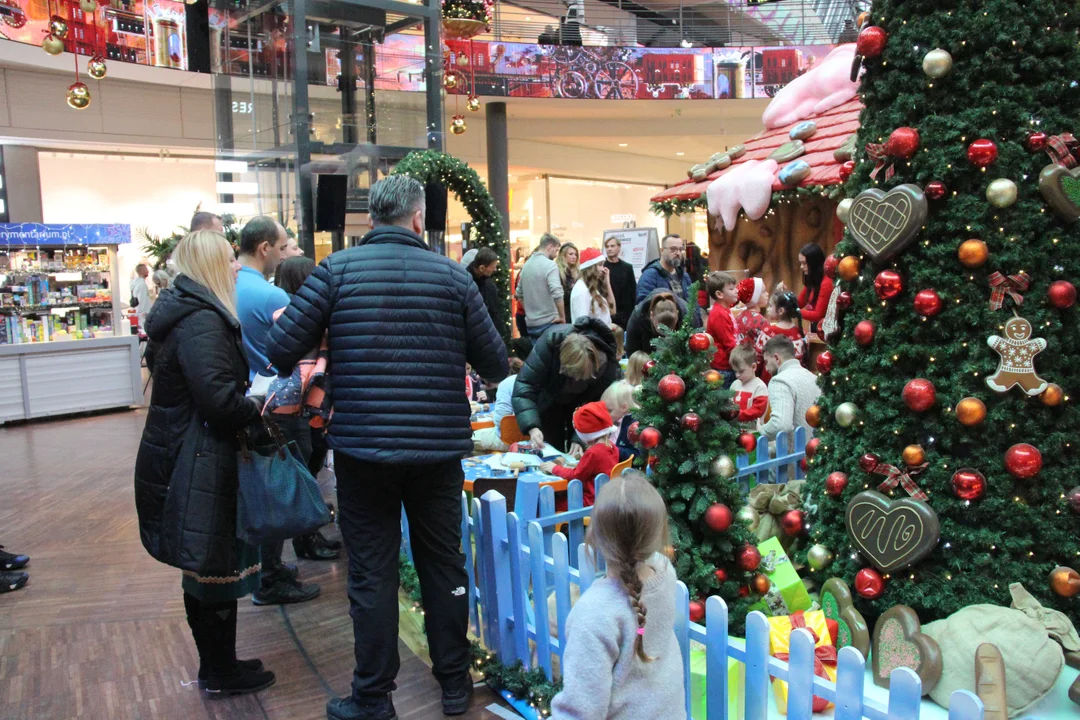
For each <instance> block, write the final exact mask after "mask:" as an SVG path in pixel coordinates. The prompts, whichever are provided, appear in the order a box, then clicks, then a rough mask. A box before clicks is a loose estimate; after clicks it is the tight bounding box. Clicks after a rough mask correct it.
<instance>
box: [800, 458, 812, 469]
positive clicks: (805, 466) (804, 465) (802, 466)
mask: <svg viewBox="0 0 1080 720" xmlns="http://www.w3.org/2000/svg"><path fill="white" fill-rule="evenodd" d="M799 469H800V470H802V471H803V472H806V471H807V470H809V469H810V463H808V462H806V458H803V459H802V460H800V461H799Z"/></svg>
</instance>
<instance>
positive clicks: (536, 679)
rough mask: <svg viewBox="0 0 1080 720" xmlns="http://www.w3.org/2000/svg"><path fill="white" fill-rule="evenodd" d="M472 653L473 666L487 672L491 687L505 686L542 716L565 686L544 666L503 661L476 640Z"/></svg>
mask: <svg viewBox="0 0 1080 720" xmlns="http://www.w3.org/2000/svg"><path fill="white" fill-rule="evenodd" d="M471 655H472V664H473V668H474V669H476V670H477V671H478V672H481V673H483V674H484V681H485V682H487V684H488V687H490V688H491V689H492V690H495V691H496V692H498V691H500V690H505V691H506V692H508V693H510V694H511V695H513V696H514V697H516V698H517V699H519V700H521V701H523V702H527V703H528V704H529V705H530V706H532V707H533V708H535V709H536V713H537V715H539V716H540V717H547V716H548V715H550V714H551V701H552V700H553V699H554V698H555V696H556V695H558V694H559V692H560V691H561V690H562V681H561V680H548V679H547V675H545V674H544V671H543V669H541V668H534V669H532V670H526V669H525V666H524V665H522V664H521V661H520V660H518V661H516V662H515V663H514V664H513V665H504V664H503V663H502V662H500V661H499V659H498V658H497V657H495V655H494V653H491V652H488V650H487V648H485V647H484V646H483V645H481V644H480V643H478V642H476V641H475V640H474V641H473V643H472V650H471Z"/></svg>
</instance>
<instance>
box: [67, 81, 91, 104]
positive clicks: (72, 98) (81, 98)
mask: <svg viewBox="0 0 1080 720" xmlns="http://www.w3.org/2000/svg"><path fill="white" fill-rule="evenodd" d="M67 104H68V105H69V106H71V107H73V108H75V109H76V110H85V109H86V108H88V107H90V88H88V87H86V85H85V84H83V83H81V82H77V83H72V84H71V85H70V86H69V87H68V90H67Z"/></svg>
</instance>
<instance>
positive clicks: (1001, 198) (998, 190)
mask: <svg viewBox="0 0 1080 720" xmlns="http://www.w3.org/2000/svg"><path fill="white" fill-rule="evenodd" d="M986 199H987V200H989V201H990V204H991V205H993V206H994V207H996V208H1007V207H1009V206H1010V205H1012V204H1013V203H1014V202H1016V183H1014V182H1013V181H1012V180H1008V179H1006V178H998V179H997V180H995V181H994V182H992V183H990V186H989V187H988V188H986Z"/></svg>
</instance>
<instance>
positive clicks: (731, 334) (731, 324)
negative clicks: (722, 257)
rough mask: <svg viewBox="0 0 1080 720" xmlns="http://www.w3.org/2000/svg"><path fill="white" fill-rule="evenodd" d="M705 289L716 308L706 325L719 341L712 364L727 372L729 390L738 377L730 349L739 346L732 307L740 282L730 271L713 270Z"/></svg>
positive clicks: (725, 377) (725, 381) (735, 300)
mask: <svg viewBox="0 0 1080 720" xmlns="http://www.w3.org/2000/svg"><path fill="white" fill-rule="evenodd" d="M705 289H706V290H707V291H708V292H709V297H710V298H711V299H712V301H713V306H712V310H710V311H709V322H708V324H707V325H706V326H705V330H706V331H707V332H708V333H709V334H710V335H712V337H713V340H714V341H716V355H714V356H713V359H712V363H711V365H712V368H713V370H719V371H720V374H721V375H723V376H724V389H725V390H726V389H728V388H729V387H731V383H732V382H734V381H735V373H734V372H732V370H731V361H730V360H729V359H728V353H730V352H731V349H732V348H733V347H735V345H736V342H735V336H736V335H737V334H738V331H737V330H736V328H735V318H734V317H733V316H732V315H731V308H732V306H734V305H735V303H737V302H738V301H739V286H738V285H737V284H736V282H735V278H733V277H731V276H730V275H728V274H727V273H725V272H711V273H709V277H707V278H705Z"/></svg>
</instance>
